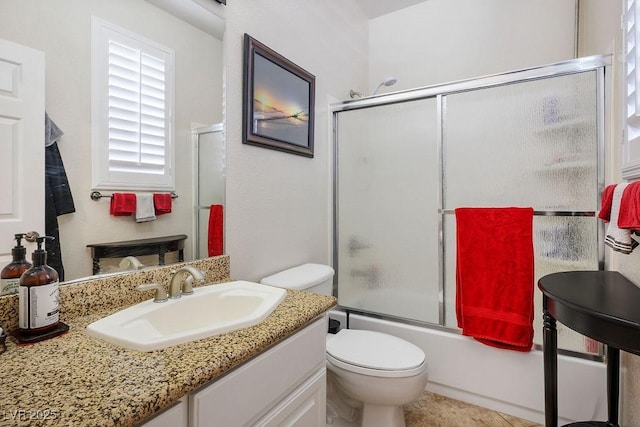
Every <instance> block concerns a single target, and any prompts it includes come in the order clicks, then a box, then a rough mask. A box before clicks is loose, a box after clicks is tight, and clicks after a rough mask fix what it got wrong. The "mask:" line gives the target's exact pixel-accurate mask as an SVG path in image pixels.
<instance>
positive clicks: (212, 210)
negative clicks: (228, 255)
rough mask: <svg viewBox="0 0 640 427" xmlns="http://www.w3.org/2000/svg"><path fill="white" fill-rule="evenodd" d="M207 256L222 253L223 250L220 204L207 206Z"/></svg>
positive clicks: (222, 225)
mask: <svg viewBox="0 0 640 427" xmlns="http://www.w3.org/2000/svg"><path fill="white" fill-rule="evenodd" d="M207 249H208V252H209V253H208V255H209V256H218V255H222V254H223V252H224V223H223V209H222V205H211V206H210V207H209V232H208V239H207Z"/></svg>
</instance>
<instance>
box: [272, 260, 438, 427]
mask: <svg viewBox="0 0 640 427" xmlns="http://www.w3.org/2000/svg"><path fill="white" fill-rule="evenodd" d="M333 274H334V271H333V269H332V268H331V267H329V266H326V265H322V264H304V265H300V266H297V267H294V268H290V269H288V270H285V271H282V272H280V273H276V274H274V275H272V276H269V277H265V278H264V279H262V280H261V281H260V283H262V284H264V285H270V286H276V287H280V288H286V289H296V290H304V291H308V292H314V293H319V294H324V295H331V293H332V287H333V283H332V282H333V280H332V279H333ZM326 363H327V426H336V427H347V426H349V427H351V426H363V427H378V426H379V427H403V426H405V422H404V411H403V409H402V405H405V404H407V403H410V402H412V401H414V400H416V399H417V398H418V397H419V396H420V394H421V393H422V391H423V390H424V388H425V386H426V385H427V362H426V358H425V354H424V352H423V351H422V350H421V349H420V348H419V347H418V346H416V345H414V344H412V343H410V342H408V341H405V340H403V339H400V338H398V337H394V336H392V335H389V334H384V333H381V332H374V331H363V330H355V329H341V330H340V331H338V332H337V333H336V334H327V354H326Z"/></svg>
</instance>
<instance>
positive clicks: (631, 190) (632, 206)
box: [618, 181, 640, 230]
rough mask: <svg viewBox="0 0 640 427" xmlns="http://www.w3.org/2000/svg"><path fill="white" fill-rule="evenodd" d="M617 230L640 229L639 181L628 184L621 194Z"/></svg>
mask: <svg viewBox="0 0 640 427" xmlns="http://www.w3.org/2000/svg"><path fill="white" fill-rule="evenodd" d="M618 228H623V229H629V230H637V229H640V181H635V182H631V183H629V185H627V187H626V188H625V189H624V192H623V193H622V198H621V199H620V211H619V212H618Z"/></svg>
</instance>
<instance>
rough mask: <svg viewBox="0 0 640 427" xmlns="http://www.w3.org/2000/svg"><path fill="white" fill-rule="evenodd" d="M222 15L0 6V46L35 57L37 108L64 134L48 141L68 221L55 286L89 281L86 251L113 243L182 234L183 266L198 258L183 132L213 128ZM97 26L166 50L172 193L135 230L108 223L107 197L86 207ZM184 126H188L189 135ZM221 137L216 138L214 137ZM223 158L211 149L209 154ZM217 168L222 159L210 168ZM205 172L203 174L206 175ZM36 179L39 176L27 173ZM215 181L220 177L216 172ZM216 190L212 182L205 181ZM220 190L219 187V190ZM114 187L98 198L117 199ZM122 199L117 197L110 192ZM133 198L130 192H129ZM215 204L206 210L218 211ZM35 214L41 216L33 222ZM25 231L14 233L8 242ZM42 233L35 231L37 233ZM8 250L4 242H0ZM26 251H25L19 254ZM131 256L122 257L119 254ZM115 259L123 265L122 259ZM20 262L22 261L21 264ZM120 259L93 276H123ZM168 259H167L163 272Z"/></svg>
mask: <svg viewBox="0 0 640 427" xmlns="http://www.w3.org/2000/svg"><path fill="white" fill-rule="evenodd" d="M221 8H222V6H219V5H217V4H215V3H214V2H211V5H209V4H208V3H206V2H202V1H200V0H182V1H175V0H148V1H145V0H109V1H87V0H47V1H46V2H43V1H41V0H0V10H2V15H3V20H2V21H3V24H2V26H0V39H6V40H10V41H12V42H15V43H18V44H20V45H23V46H26V47H28V48H32V49H36V50H38V51H41V52H43V53H44V57H45V71H44V72H45V89H44V92H45V93H44V95H45V109H46V111H47V113H48V115H49V116H50V117H51V119H52V120H54V121H55V123H56V125H57V126H59V127H60V128H61V130H62V131H63V132H64V135H63V136H62V137H61V138H60V140H59V141H58V147H59V150H60V153H61V157H62V159H63V161H64V166H65V169H66V174H67V177H68V180H69V185H70V188H71V191H72V194H73V199H74V202H75V207H76V212H75V213H71V214H66V215H62V216H59V217H58V222H59V231H60V243H61V249H62V250H61V253H62V261H63V264H64V270H65V273H66V274H65V280H73V279H76V278H79V277H84V276H89V275H91V274H92V271H93V269H92V267H93V266H92V257H91V249H90V248H89V247H87V245H90V244H95V243H97V242H101V243H102V242H120V241H128V240H137V239H149V238H155V237H162V236H172V235H182V234H184V235H187V236H188V237H187V239H186V241H185V247H184V259H185V260H187V261H188V260H192V259H194V258H196V257H202V256H206V252H204V253H203V252H202V251H199V250H197V249H196V241H199V240H201V239H200V238H196V237H195V235H194V231H195V230H196V222H195V221H194V213H193V207H194V206H198V205H197V203H200V202H199V201H198V200H196V198H195V196H194V193H195V191H194V188H193V185H194V179H193V170H194V168H195V167H196V164H195V163H194V156H193V154H192V150H193V144H192V139H191V138H192V128H193V127H195V126H203V124H209V123H219V122H221V121H222V117H223V114H222V108H223V107H222V91H223V85H222V67H223V63H222V50H223V46H222V32H223V28H224V21H223V20H222V19H221V18H219V17H218V16H216V13H223V12H221ZM93 16H95V17H98V18H100V19H102V20H105V21H108V22H110V23H112V24H114V25H116V26H118V27H121V28H124V29H126V30H128V31H131V32H134V33H136V34H139V35H140V36H142V37H144V38H146V39H149V40H152V41H154V42H157V43H159V44H161V45H164V46H167V47H169V48H170V49H172V50H174V51H175V88H174V91H175V105H174V106H173V115H174V129H173V133H174V141H175V156H176V157H175V161H174V164H175V165H176V168H175V188H174V190H175V192H176V193H177V194H178V196H179V197H178V199H176V200H174V201H173V206H172V211H171V213H169V214H165V215H161V216H158V217H157V219H156V220H155V221H149V222H145V223H136V221H135V219H134V218H133V217H115V216H113V215H110V214H109V205H110V203H109V198H102V199H101V200H98V201H93V200H91V199H90V197H89V195H90V194H91V191H92V190H93V189H92V184H91V182H92V168H93V166H92V164H91V141H92V137H93V134H92V126H93V124H94V121H95V120H97V118H95V117H92V115H91V111H92V104H91V102H92V67H91V55H92V49H93V48H92V43H91V20H92V17H93ZM194 124H197V125H195V126H194ZM219 136H220V137H222V132H220V135H219ZM223 153H224V144H223V143H222V142H221V143H220V144H219V146H218V147H217V149H216V152H215V153H212V154H208V155H220V156H222V155H223ZM220 161H222V160H220ZM209 172H210V173H213V170H212V171H209ZM28 173H29V174H31V175H33V174H34V173H37V174H41V175H44V171H43V170H42V171H34V170H29V171H28ZM220 173H222V172H220ZM208 179H211V180H213V181H215V182H223V177H222V176H216V177H215V178H211V177H209V178H208ZM221 185H222V184H221ZM117 191H118V189H117V188H114V189H111V190H110V191H109V190H105V191H103V194H105V193H106V194H111V193H113V192H117ZM120 191H123V190H120ZM133 192H135V191H133ZM223 197H224V194H223V192H220V198H216V199H215V201H212V200H206V203H219V204H222V203H223V200H222V199H221V198H223ZM43 215H44V213H43ZM23 231H28V230H16V231H15V233H18V232H23ZM40 233H41V234H44V230H40ZM0 245H4V246H6V247H7V248H10V245H11V242H10V241H8V242H4V241H3V242H0ZM28 252H31V249H29V251H28ZM126 255H132V254H125V255H124V256H126ZM124 256H123V257H124ZM28 257H29V255H28ZM136 258H137V259H138V260H139V261H140V262H141V263H142V264H143V266H144V267H147V266H151V265H157V264H158V261H157V257H154V256H149V258H148V259H147V258H146V257H145V256H140V257H138V256H136ZM121 260H122V258H120V259H113V260H110V261H109V262H111V261H112V262H113V264H109V263H107V262H105V263H103V264H102V265H101V270H100V271H101V272H115V271H119V270H123V269H130V268H131V267H130V264H127V265H125V266H124V267H121V266H120V265H119V263H120V261H121ZM176 261H177V257H171V256H169V254H167V258H166V263H170V262H176Z"/></svg>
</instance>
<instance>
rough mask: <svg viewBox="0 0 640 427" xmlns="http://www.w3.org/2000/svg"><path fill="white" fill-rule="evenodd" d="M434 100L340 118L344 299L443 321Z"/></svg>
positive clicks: (339, 221)
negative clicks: (440, 312)
mask: <svg viewBox="0 0 640 427" xmlns="http://www.w3.org/2000/svg"><path fill="white" fill-rule="evenodd" d="M436 110H437V109H436V101H435V99H433V98H432V99H425V100H419V101H412V102H404V103H399V104H394V105H386V106H377V107H374V108H365V109H360V110H352V111H343V112H340V113H338V117H337V120H336V122H337V132H338V135H337V136H338V137H337V141H338V142H337V147H336V150H337V151H336V155H337V158H338V161H337V165H338V166H337V216H336V228H337V240H336V244H337V245H339V247H338V250H337V251H336V252H337V265H336V267H337V274H338V302H339V304H340V305H341V306H343V307H346V308H352V309H356V310H362V311H368V312H373V313H380V314H385V315H389V316H393V317H399V318H407V319H413V320H417V321H423V322H431V323H438V322H439V302H438V294H439V280H438V277H439V260H438V255H437V254H438V217H437V212H438V197H437V194H438V186H439V184H438V183H439V179H438V174H439V164H438V149H437V146H438V144H437V114H436V113H437V111H436Z"/></svg>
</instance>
